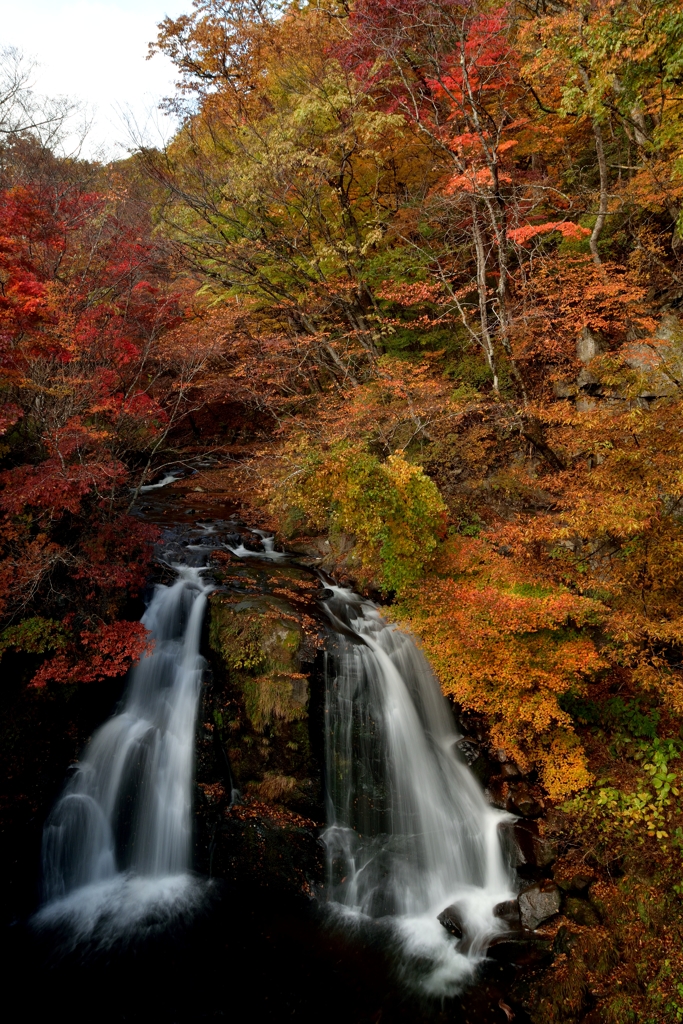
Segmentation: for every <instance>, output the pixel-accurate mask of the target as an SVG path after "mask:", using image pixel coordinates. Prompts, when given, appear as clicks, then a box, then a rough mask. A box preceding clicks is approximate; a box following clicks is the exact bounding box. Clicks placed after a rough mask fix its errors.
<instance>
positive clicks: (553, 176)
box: [0, 0, 683, 1024]
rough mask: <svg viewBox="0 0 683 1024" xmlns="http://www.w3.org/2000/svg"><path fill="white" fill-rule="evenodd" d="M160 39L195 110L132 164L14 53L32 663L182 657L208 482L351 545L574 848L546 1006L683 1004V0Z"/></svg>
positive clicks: (6, 68)
mask: <svg viewBox="0 0 683 1024" xmlns="http://www.w3.org/2000/svg"><path fill="white" fill-rule="evenodd" d="M157 54H163V55H166V56H167V57H169V58H170V59H171V61H172V62H173V65H174V67H175V70H176V75H177V88H176V92H175V94H174V95H173V96H171V97H169V98H168V99H167V100H166V101H165V103H166V104H167V107H168V109H169V110H172V111H173V112H174V113H175V115H176V116H177V118H178V124H179V129H178V131H177V133H176V134H175V135H174V137H173V138H172V140H171V141H170V143H169V144H168V146H167V147H166V148H164V149H160V148H149V147H146V146H145V145H143V144H140V145H138V146H137V147H136V148H135V149H134V150H132V151H131V155H130V157H129V158H128V159H125V160H119V161H116V162H113V163H110V164H100V163H97V162H90V161H87V160H82V159H76V158H71V157H70V158H67V157H64V156H61V155H59V150H58V149H57V148H56V145H55V137H56V135H57V134H58V131H59V119H60V117H62V116H63V114H64V112H63V111H61V112H60V111H59V110H56V109H50V110H48V111H47V112H45V111H42V110H36V109H33V108H32V107H31V104H30V96H29V95H28V94H27V93H26V92H25V91H24V89H23V85H22V79H21V73H20V69H19V66H18V65H17V64H16V63H12V59H11V56H12V55H11V54H10V52H9V51H5V52H4V54H3V66H2V81H1V82H0V283H1V291H0V402H1V405H0V434H1V436H0V460H1V467H0V518H1V520H2V531H1V534H0V537H1V539H0V656H2V659H3V668H4V669H5V671H6V672H7V673H8V675H9V674H10V672H11V673H12V674H13V675H16V677H17V678H18V679H20V689H21V694H22V696H21V700H23V701H28V702H31V703H32V706H35V707H38V706H40V707H42V708H50V707H52V708H54V707H56V706H57V704H59V702H60V701H64V700H66V699H67V696H68V699H71V696H70V695H72V694H73V693H74V692H75V691H76V690H81V689H83V688H91V689H92V688H97V687H103V686H106V685H109V684H110V683H111V681H112V680H114V679H117V678H120V677H121V676H122V675H123V674H125V672H126V671H127V670H128V669H129V668H130V667H131V666H132V665H135V664H136V663H137V662H138V661H139V659H140V658H143V657H144V655H145V653H146V652H148V651H149V649H150V640H149V636H148V633H147V631H146V629H145V627H144V626H143V625H142V624H141V623H140V622H139V621H137V620H138V619H139V615H140V596H141V594H142V593H143V591H144V588H145V585H146V581H147V579H148V578H149V576H150V573H151V567H152V560H153V556H154V544H155V542H156V541H157V540H158V538H159V527H158V526H157V525H154V524H152V523H150V522H148V521H145V519H144V518H142V517H140V516H139V515H137V514H136V501H137V499H138V498H139V496H140V494H141V493H143V492H142V491H141V489H142V488H144V487H148V486H149V485H150V484H152V483H154V482H155V481H159V480H161V479H162V478H163V477H164V476H165V474H167V473H168V472H169V471H170V470H172V469H173V468H174V467H184V469H185V470H186V471H188V472H193V476H192V477H191V480H192V486H193V487H194V488H195V490H196V492H197V493H196V495H193V498H194V497H196V500H197V502H198V503H199V504H201V507H202V509H206V510H209V509H210V507H211V500H212V497H213V496H215V495H218V494H220V495H225V494H232V495H234V496H235V498H234V500H235V501H238V503H239V505H240V508H241V509H243V513H242V514H243V516H244V519H245V520H246V521H248V522H252V523H258V524H259V526H261V527H263V528H265V529H268V530H271V531H272V532H274V533H275V534H276V536H277V538H278V542H279V543H282V544H283V545H284V546H285V547H287V546H292V547H293V548H294V549H295V550H296V549H297V545H299V546H300V545H302V544H304V545H305V544H309V545H311V544H316V543H317V544H318V545H319V546H320V550H321V552H322V550H323V548H322V546H321V545H322V544H323V539H324V543H325V544H326V545H327V546H326V548H325V552H326V554H325V557H324V560H323V564H324V566H325V568H326V570H327V571H328V572H329V573H331V574H332V576H333V577H334V579H335V580H336V581H337V582H338V583H340V584H342V585H350V586H353V587H354V588H355V589H356V590H357V591H359V592H360V593H362V594H364V595H366V596H368V597H370V598H372V599H373V600H374V601H376V602H377V603H378V604H379V605H380V606H381V608H382V614H383V615H384V616H385V618H387V619H389V620H390V621H392V622H396V623H398V624H399V627H400V629H401V630H406V631H408V632H409V633H410V634H411V635H412V636H413V637H415V638H417V640H418V642H419V645H420V647H421V649H422V651H423V653H424V654H425V655H426V657H427V659H428V661H429V663H430V665H431V666H432V668H433V670H434V672H435V674H436V677H437V678H438V680H439V682H440V684H441V688H442V690H443V693H444V694H445V695H446V696H447V697H448V698H449V700H450V701H451V702H452V703H453V705H454V706H456V707H457V708H458V709H460V711H461V713H462V714H463V715H464V716H465V718H467V716H470V720H472V721H477V722H481V723H483V728H485V730H486V734H487V736H488V739H487V743H488V744H489V746H490V749H491V750H492V751H496V752H498V755H499V760H500V761H501V762H502V763H504V764H505V763H507V764H509V765H511V766H512V767H511V769H510V779H509V780H508V781H505V780H503V781H502V782H501V784H500V787H499V791H498V792H497V793H495V794H494V802H496V801H497V805H498V806H500V807H506V808H507V809H508V810H511V811H515V812H516V811H517V810H518V809H519V806H518V804H515V799H517V800H518V801H519V793H518V794H517V797H515V792H514V790H515V784H514V779H515V778H522V779H523V780H524V781H523V784H520V785H522V787H523V799H525V800H526V801H527V802H530V803H531V804H533V806H534V807H535V808H537V810H536V811H534V812H532V814H531V816H533V817H534V818H535V820H536V821H537V822H538V829H539V830H540V835H541V837H542V838H543V840H544V842H546V843H547V844H549V845H551V846H553V848H554V849H555V850H556V851H558V852H557V855H556V857H555V859H554V863H553V865H552V867H551V868H549V872H550V877H551V878H552V879H553V880H554V882H555V883H556V884H557V885H558V886H559V888H560V889H561V890H563V891H564V892H568V893H569V894H570V895H569V897H568V898H567V900H566V912H565V913H564V916H563V917H562V920H561V922H560V926H561V928H563V929H564V932H563V933H562V935H563V937H564V938H563V940H562V943H563V944H562V943H561V944H560V946H558V943H557V940H556V941H555V946H554V949H555V956H554V958H553V960H552V962H550V963H547V964H544V965H543V967H542V969H536V970H535V971H534V972H532V974H531V976H530V980H528V982H527V983H526V984H527V988H526V990H525V991H526V995H525V996H524V998H522V997H520V1000H521V1005H523V1007H524V1012H526V1013H527V1014H528V1015H529V1019H530V1020H531V1021H533V1022H534V1024H541V1022H543V1024H549V1022H574V1021H576V1022H578V1021H586V1022H587V1024H598V1022H606V1024H611V1022H614V1024H616V1022H619V1024H623V1022H627V1021H634V1022H635V1021H638V1022H642V1024H660V1022H667V1024H668V1022H676V1021H680V1020H682V1019H683V917H682V911H683V809H682V807H681V799H680V789H679V787H681V786H683V661H682V657H683V615H682V613H681V599H682V598H683V434H682V433H681V429H680V420H679V416H680V415H681V412H682V411H683V402H682V399H683V391H682V389H683V92H682V95H681V96H680V97H679V96H677V95H676V93H677V92H679V91H682V90H683V9H682V8H681V5H680V3H678V2H676V0H590V2H589V0H549V2H548V0H538V2H536V0H529V2H525V0H511V2H509V3H506V4H502V5H501V3H500V0H493V2H491V3H489V2H488V0H349V2H346V0H339V2H338V0H310V2H305V0H295V2H292V3H286V2H275V0H273V2H270V0H192V4H191V6H190V4H189V3H188V11H187V13H186V14H184V15H182V16H180V17H178V18H170V17H169V18H166V19H165V20H164V21H163V22H162V23H161V24H160V25H159V27H158V36H157V38H156V39H155V40H154V41H152V42H151V43H150V53H149V58H150V59H151V60H154V59H155V56H156V55H157ZM43 121H44V122H45V123H46V124H47V125H48V128H45V127H44V125H43V124H42V122H43ZM172 486H174V485H172ZM237 496H239V498H238V497H237ZM3 674H4V673H3ZM17 699H18V698H17ZM46 713H49V712H45V711H42V712H41V714H46ZM11 729H12V725H11V723H10V725H9V726H5V725H3V732H5V733H7V735H6V738H5V741H4V743H5V744H6V745H7V746H8V749H9V750H10V754H9V755H8V756H9V757H10V763H11V764H16V765H19V768H17V772H18V775H19V776H20V775H21V771H22V770H23V769H22V768H21V765H25V764H26V763H27V761H28V760H30V757H31V752H30V750H28V751H27V750H26V749H25V748H24V746H23V743H22V744H20V745H19V746H21V749H19V746H18V745H17V744H15V742H14V740H13V739H12V738H11V736H10V738H9V739H8V738H7V737H8V736H9V735H10V733H11ZM7 730H9V732H7ZM8 785H9V791H10V793H9V797H8V798H7V799H8V802H9V804H8V805H9V806H10V810H9V811H8V812H7V813H8V814H9V816H10V818H11V817H12V815H13V814H15V811H13V810H12V809H11V807H12V806H13V802H14V803H16V802H17V801H19V803H21V800H22V799H27V798H26V797H25V796H22V795H21V792H20V790H21V783H20V782H19V783H17V786H18V790H17V791H15V789H13V788H12V786H13V785H14V784H13V783H8ZM518 789H519V786H518ZM29 799H32V798H31V797H29ZM278 799H279V796H278V794H277V793H276V794H275V796H274V801H275V802H276V803H277V800H278ZM3 813H4V812H3ZM522 813H523V812H522ZM577 879H578V881H577ZM572 893H574V896H572ZM576 893H580V894H581V895H580V897H577V896H576ZM586 894H588V895H586ZM572 900H573V903H572ZM572 908H573V909H572ZM577 908H578V909H577ZM556 933H557V928H556ZM510 1012H512V1011H510ZM500 1019H501V1020H502V1019H503V1015H502V1014H501V1018H500ZM508 1019H512V1018H508ZM520 1019H525V1018H521V1017H520Z"/></svg>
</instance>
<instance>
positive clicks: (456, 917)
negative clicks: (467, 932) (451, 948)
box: [437, 903, 464, 939]
mask: <svg viewBox="0 0 683 1024" xmlns="http://www.w3.org/2000/svg"><path fill="white" fill-rule="evenodd" d="M437 921H438V922H439V923H440V924H442V925H443V927H444V928H445V929H446V931H447V932H450V933H451V935H455V937H456V939H461V938H462V937H463V934H464V928H463V921H462V912H461V910H460V907H459V906H458V904H457V903H453V904H452V905H451V906H450V907H446V909H445V910H442V911H441V913H440V914H439V915H438V917H437Z"/></svg>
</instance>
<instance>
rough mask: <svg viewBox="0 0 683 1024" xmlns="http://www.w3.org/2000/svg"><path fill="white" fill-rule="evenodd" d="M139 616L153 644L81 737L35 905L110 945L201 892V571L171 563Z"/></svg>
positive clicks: (161, 921) (82, 937)
mask: <svg viewBox="0 0 683 1024" xmlns="http://www.w3.org/2000/svg"><path fill="white" fill-rule="evenodd" d="M174 568H175V570H176V572H177V573H178V577H177V579H176V580H175V582H173V583H172V584H171V585H170V586H162V585H158V586H157V587H156V588H155V591H154V596H153V598H152V600H151V602H150V604H149V606H148V608H147V611H146V612H145V614H144V616H143V618H142V622H143V624H144V625H145V626H146V627H147V629H148V630H150V633H151V638H152V640H153V642H154V647H153V650H152V652H151V653H150V654H149V655H147V656H146V657H143V658H142V660H141V661H140V663H139V664H138V665H137V666H136V667H135V668H134V669H133V671H132V672H131V677H130V681H129V684H128V688H127V691H126V696H125V699H124V701H123V704H122V706H121V708H120V709H119V711H118V712H117V713H116V714H115V715H114V716H113V717H112V718H110V719H109V721H108V722H106V723H105V724H104V725H103V726H102V727H101V728H100V729H99V730H98V731H97V732H96V733H95V734H94V736H93V737H92V739H91V740H90V743H89V745H88V747H87V749H86V751H85V754H84V756H83V759H82V760H81V761H80V762H79V763H78V765H77V766H76V768H75V770H74V772H73V774H72V776H71V778H70V780H69V782H68V783H67V785H66V787H65V790H64V793H63V794H62V797H61V799H60V800H59V801H58V802H57V804H56V805H55V807H54V809H53V811H52V813H51V815H50V817H49V819H48V821H47V823H46V825H45V830H44V833H43V876H44V887H45V904H44V905H43V907H42V908H41V909H40V910H39V911H38V913H37V915H36V916H35V918H34V922H35V924H36V925H37V926H38V927H41V926H48V927H63V928H65V929H66V930H68V932H69V933H70V934H71V936H72V939H73V941H74V942H80V941H89V942H94V943H95V944H98V945H105V946H106V945H107V944H110V943H112V942H114V941H116V939H117V938H118V937H119V936H120V935H121V934H125V933H129V932H130V931H131V930H134V929H135V927H136V926H138V925H142V924H143V923H144V927H145V928H147V929H148V930H149V929H150V928H151V929H152V930H154V929H160V928H163V927H164V925H165V924H167V923H168V921H169V920H170V919H171V918H172V917H173V916H174V915H177V914H178V913H182V912H186V911H189V910H191V909H192V908H193V907H194V906H195V905H196V904H197V902H198V901H199V900H200V899H201V893H200V888H201V886H200V884H199V883H198V882H197V881H196V880H195V879H194V877H193V876H192V875H191V874H190V873H189V872H190V868H191V866H192V770H193V761H194V733H195V719H196V714H197V705H198V698H199V691H200V684H201V678H202V671H203V668H204V659H203V658H202V657H201V655H200V653H199V644H200V638H201V630H202V621H203V618H204V611H205V607H206V598H207V594H208V593H209V592H210V591H211V590H212V589H213V584H207V583H205V582H204V581H203V580H202V578H201V574H202V571H203V570H202V569H199V568H192V567H190V566H186V565H179V566H175V567H174Z"/></svg>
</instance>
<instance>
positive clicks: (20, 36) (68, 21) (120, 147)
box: [0, 0, 192, 156]
mask: <svg viewBox="0 0 683 1024" xmlns="http://www.w3.org/2000/svg"><path fill="white" fill-rule="evenodd" d="M191 8H192V3H191V0H0V46H1V47H5V46H16V47H17V48H18V49H20V50H22V51H23V52H24V53H25V54H26V56H29V57H33V58H35V59H36V60H37V61H38V62H39V64H40V67H38V68H37V70H36V72H35V75H34V78H33V81H34V85H35V91H36V92H39V93H44V94H48V95H53V96H54V95H60V94H61V95H68V96H71V97H72V98H74V99H80V100H83V101H85V102H86V103H87V104H88V105H89V107H90V109H91V110H92V111H93V112H94V123H93V126H92V129H91V131H90V134H89V136H88V139H87V141H86V145H85V151H84V153H83V155H84V156H95V155H97V154H98V151H99V150H100V149H104V151H105V155H106V156H123V155H125V152H126V147H127V145H129V142H128V139H127V133H126V129H125V125H124V123H123V119H122V116H121V111H122V110H130V111H131V112H132V114H133V116H134V117H135V120H136V121H137V122H138V124H139V125H141V126H144V125H146V126H147V130H148V132H149V133H151V134H153V133H154V132H157V133H161V134H162V135H166V136H168V135H169V134H170V133H171V131H172V123H171V122H169V120H168V119H167V118H164V117H163V116H162V115H159V114H158V113H154V111H155V110H156V107H157V105H158V103H159V100H160V99H161V98H162V97H163V96H168V95H170V94H171V93H172V92H173V80H174V75H173V69H172V67H171V64H170V62H169V61H167V60H166V58H165V57H162V56H160V55H159V54H157V55H156V56H155V57H154V58H153V59H152V60H150V61H147V60H145V54H146V53H147V44H148V43H149V42H150V41H151V40H153V39H155V38H156V26H157V24H158V22H160V21H161V19H162V18H163V17H164V16H165V15H167V14H169V15H171V16H173V17H175V16H177V15H178V14H182V13H185V12H189V11H190V10H191ZM150 113H151V114H152V117H151V120H150ZM155 122H156V125H155ZM158 138H159V135H158V134H157V141H158Z"/></svg>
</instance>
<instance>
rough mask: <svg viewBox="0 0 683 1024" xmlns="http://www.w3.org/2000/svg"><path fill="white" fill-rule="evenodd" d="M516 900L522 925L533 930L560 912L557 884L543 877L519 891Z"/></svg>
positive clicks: (559, 896)
mask: <svg viewBox="0 0 683 1024" xmlns="http://www.w3.org/2000/svg"><path fill="white" fill-rule="evenodd" d="M517 902H518V903H519V913H520V918H521V921H522V925H523V926H524V927H525V928H529V929H530V930H531V931H533V930H534V929H535V928H538V926H539V925H541V924H543V922H544V921H547V920H548V918H550V917H554V916H555V914H558V913H559V912H560V903H561V895H560V889H559V886H557V885H555V883H554V882H550V881H547V880H545V879H544V880H542V881H540V882H535V883H534V884H533V885H530V886H529V887H528V888H527V889H524V890H522V892H520V894H519V896H518V897H517Z"/></svg>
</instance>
